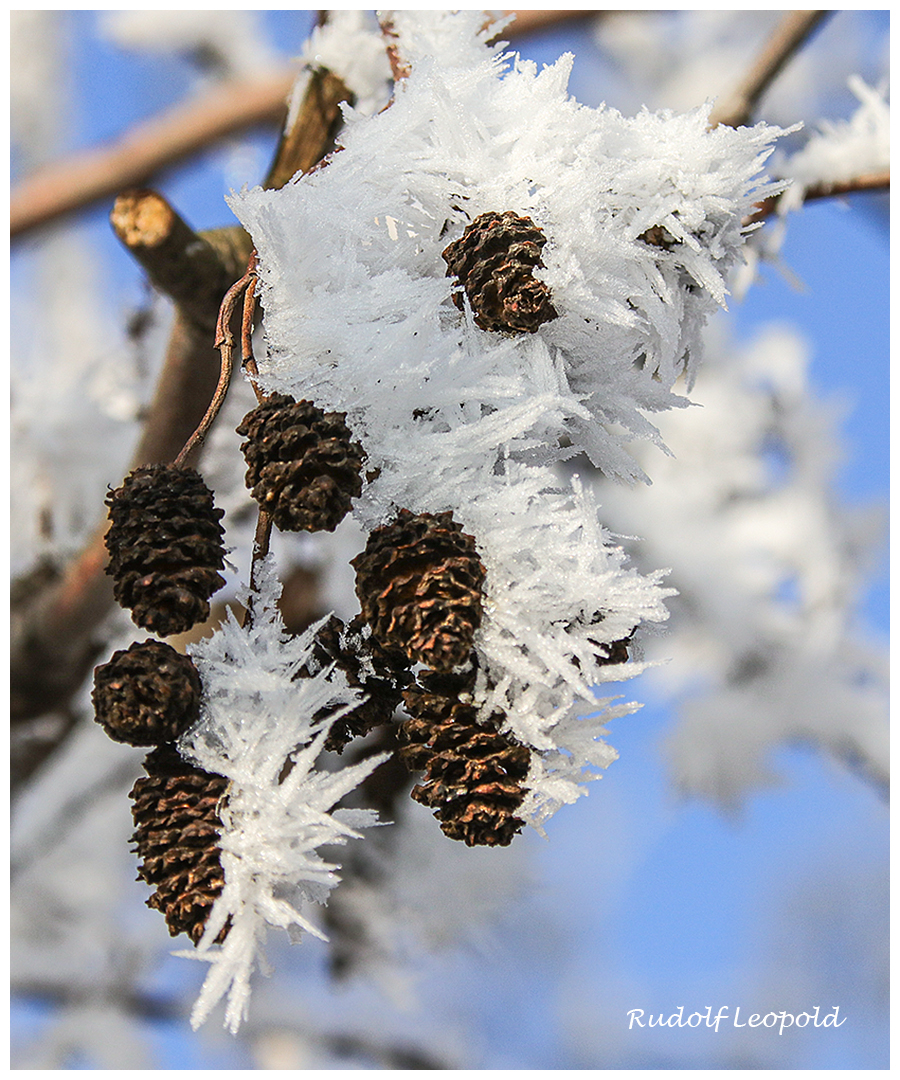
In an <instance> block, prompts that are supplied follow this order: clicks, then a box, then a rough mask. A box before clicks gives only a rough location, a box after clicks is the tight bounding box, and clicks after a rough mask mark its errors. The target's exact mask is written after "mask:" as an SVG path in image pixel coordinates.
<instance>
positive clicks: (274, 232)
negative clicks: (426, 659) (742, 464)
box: [230, 11, 779, 826]
mask: <svg viewBox="0 0 900 1080" xmlns="http://www.w3.org/2000/svg"><path fill="white" fill-rule="evenodd" d="M482 20H483V16H482V14H481V13H480V12H458V13H455V14H451V13H447V12H415V13H412V12H405V11H403V12H401V11H397V12H392V13H390V21H391V24H392V29H393V33H394V34H395V35H396V36H395V42H396V47H397V50H398V52H399V54H400V55H401V56H402V58H403V60H404V62H405V67H408V68H409V74H408V76H407V77H406V78H403V79H402V80H400V81H399V82H398V83H397V85H396V88H395V94H394V98H393V101H392V103H391V104H390V106H389V107H388V108H386V109H384V110H383V111H381V112H379V113H377V114H376V115H372V116H363V115H360V114H357V113H355V112H354V111H353V110H352V109H350V108H345V120H346V126H345V128H344V130H343V131H342V133H341V135H340V136H339V142H340V149H339V151H338V152H337V153H335V154H333V155H332V156H331V157H330V158H329V159H328V160H327V163H326V165H325V167H323V168H320V169H317V170H315V171H314V172H312V173H311V174H308V175H305V176H298V177H296V178H295V180H294V181H293V182H292V183H290V184H288V185H286V186H285V187H284V188H283V189H281V190H279V191H264V190H262V189H255V190H250V191H246V190H245V191H244V192H242V193H240V194H238V195H235V196H233V197H232V198H231V200H230V202H231V205H232V208H233V209H234V211H235V213H236V214H237V215H238V217H239V218H240V219H241V221H242V222H243V224H244V225H245V227H246V228H247V229H248V230H249V231H250V233H251V235H252V237H253V240H254V243H255V245H256V249H257V252H258V255H259V267H260V276H261V281H262V302H263V306H264V309H265V326H266V335H267V346H268V357H267V359H266V360H265V361H264V362H261V363H260V381H261V384H262V386H263V387H264V388H265V389H266V390H267V391H278V392H282V393H289V394H293V395H295V396H308V397H310V398H312V399H313V400H315V401H316V402H317V403H318V404H319V405H320V406H321V407H322V408H327V409H339V410H340V411H342V412H345V413H346V416H347V423H348V426H349V427H350V429H351V431H352V432H353V433H354V437H356V438H358V439H359V440H360V442H361V444H362V445H363V447H364V448H365V452H366V455H367V475H368V476H369V477H371V478H372V479H370V481H369V482H367V483H366V485H365V486H364V488H363V491H362V495H361V497H360V498H359V499H357V500H355V502H354V507H353V514H354V516H355V517H356V519H357V520H358V521H359V523H360V524H361V525H362V526H363V528H364V529H366V530H367V531H372V530H376V529H379V528H384V527H385V526H387V525H388V524H389V523H390V522H391V521H393V520H394V519H395V518H396V517H397V515H398V513H401V512H407V513H409V514H411V515H418V514H429V515H438V514H452V519H453V521H454V522H455V523H457V524H458V525H459V526H460V527H461V529H462V531H463V532H464V533H465V534H467V535H470V536H472V537H473V538H474V542H475V545H476V549H477V552H478V555H479V557H480V561H481V563H482V564H483V566H484V568H485V577H484V584H483V612H482V617H481V620H480V625H479V626H478V628H477V629H476V630H475V633H474V637H473V643H472V644H473V658H472V659H473V662H474V670H475V671H476V672H477V678H475V679H474V680H473V682H474V689H473V697H472V704H473V706H474V707H475V709H476V710H477V713H478V715H479V717H480V718H481V719H483V720H486V719H487V718H489V717H496V716H497V715H498V714H499V715H502V716H503V717H504V718H505V720H504V722H503V730H505V731H507V732H508V733H509V735H510V736H511V737H512V738H513V739H514V740H515V741H516V743H517V744H521V745H523V746H527V747H529V749H530V751H531V766H530V769H529V775H528V777H527V779H526V781H525V784H524V787H525V788H526V789H527V792H528V793H527V796H526V797H525V799H524V801H523V803H522V806H521V808H520V810H519V811H517V812H519V813H521V815H522V816H523V817H524V819H525V820H527V821H530V822H531V823H532V824H535V825H537V826H540V823H541V822H542V821H543V820H544V819H545V818H546V817H547V816H548V815H549V814H551V813H552V812H553V811H554V810H555V809H557V808H558V807H559V806H560V805H562V804H563V803H565V802H570V801H573V800H574V799H575V798H576V797H577V796H578V794H579V793H580V791H581V787H580V784H581V782H582V781H583V780H584V779H586V778H588V775H589V772H588V771H586V770H590V769H591V767H592V766H598V765H599V766H601V767H602V766H605V765H606V764H608V763H609V761H610V760H611V759H612V758H613V757H614V756H615V754H614V751H612V750H611V749H610V748H609V747H608V746H606V745H605V744H604V743H603V742H602V739H601V738H600V736H601V734H602V732H603V729H602V726H601V724H602V722H603V720H605V719H608V718H609V717H610V716H612V715H620V714H621V713H623V712H628V711H631V710H633V709H634V708H635V707H636V706H635V705H610V702H609V701H603V700H598V698H597V697H596V694H595V687H596V686H597V685H598V684H601V683H604V682H608V681H613V680H618V679H622V678H623V677H626V676H627V675H631V674H636V673H637V672H638V671H640V670H641V665H640V664H631V665H629V666H628V667H627V668H626V667H624V666H623V665H622V664H621V663H609V659H610V653H611V651H612V650H614V649H615V650H616V656H618V657H620V658H621V657H622V647H621V643H622V642H624V641H625V640H626V639H629V638H630V635H631V634H632V633H633V631H634V630H635V629H636V628H637V627H638V626H640V625H642V624H646V623H654V622H655V623H658V622H661V621H663V620H664V619H665V618H666V610H665V607H664V604H663V600H664V598H665V596H666V595H667V592H666V590H665V589H664V588H663V587H662V584H661V581H662V577H663V573H662V572H660V573H658V574H651V575H640V574H638V573H637V572H636V571H635V570H634V569H632V568H629V567H628V566H627V565H626V564H625V558H624V555H623V553H622V551H621V549H620V548H619V547H618V546H617V545H616V544H615V543H614V541H613V539H612V537H611V536H610V535H609V534H608V533H607V532H606V531H605V530H604V529H603V528H602V526H600V524H599V523H598V520H597V513H598V510H597V507H596V505H595V504H594V502H593V500H592V498H591V496H590V494H589V493H588V492H587V491H586V490H584V489H583V488H582V486H581V485H580V484H579V483H578V481H577V478H575V479H574V480H573V481H572V482H571V483H570V484H569V485H568V486H567V485H565V484H564V483H562V482H561V481H560V479H559V476H558V474H557V472H556V470H555V466H556V465H557V464H558V463H559V462H561V461H564V460H566V459H569V458H571V457H573V456H575V455H578V454H585V455H587V457H588V458H589V459H590V461H591V462H592V464H593V465H594V466H596V467H597V468H599V469H601V470H602V471H603V472H604V473H606V474H607V475H609V476H612V477H615V478H618V479H621V480H625V481H634V480H636V479H645V477H644V474H643V473H642V471H641V470H640V468H639V467H638V465H637V464H636V462H635V461H634V460H633V459H632V458H631V457H630V456H629V454H628V452H627V443H628V441H629V440H631V439H633V438H635V437H643V438H649V439H652V440H654V441H656V442H658V443H660V444H661V442H660V440H659V437H658V435H657V432H656V429H655V428H654V427H653V425H652V424H651V423H650V421H649V420H648V418H647V414H649V413H653V412H655V411H658V410H661V409H666V408H669V407H673V406H683V405H684V404H685V399H684V398H683V397H680V396H677V395H675V394H674V393H673V392H672V388H673V384H674V383H675V380H676V379H677V378H678V377H679V376H680V375H684V376H686V378H687V379H688V380H689V381H690V380H691V379H692V377H693V374H694V371H695V368H696V364H697V360H698V356H697V353H698V348H699V344H698V335H699V331H700V329H701V327H702V326H703V324H704V322H705V320H706V318H707V317H708V315H709V314H710V313H711V312H712V311H714V310H715V309H716V308H717V307H718V306H720V305H722V304H723V303H724V300H725V296H726V275H727V274H728V272H729V270H730V269H731V267H732V266H733V265H734V263H735V262H736V261H737V260H738V258H739V255H740V249H741V245H742V242H743V234H742V226H741V221H742V218H743V217H744V216H745V215H746V214H747V213H748V212H749V211H750V210H751V208H752V206H753V204H754V202H756V201H758V200H759V199H761V198H764V197H765V196H766V195H768V194H770V193H771V192H772V191H773V190H776V188H775V186H774V185H771V184H768V183H766V182H763V181H761V180H760V179H759V172H760V169H761V167H762V164H763V162H764V160H765V158H766V156H767V155H768V153H769V152H770V149H771V143H772V140H773V138H774V137H775V136H776V135H778V134H779V132H778V130H777V129H775V128H771V127H768V126H766V125H764V124H759V125H757V126H756V127H754V128H750V129H740V130H734V129H732V128H728V127H719V128H716V129H714V130H710V129H709V127H708V117H709V112H710V107H711V106H709V105H706V106H703V107H701V108H698V109H696V110H694V111H693V112H691V113H688V114H686V115H674V114H672V113H650V112H646V111H644V112H642V113H641V114H640V115H638V116H637V117H635V118H633V119H627V118H625V117H623V116H621V115H620V114H619V113H617V112H615V111H614V110H612V109H607V108H604V107H601V108H599V109H591V108H586V107H584V106H581V105H579V104H577V103H576V102H575V101H573V100H572V99H571V98H570V97H569V96H568V94H567V92H566V82H567V79H568V75H569V71H570V69H571V63H572V58H571V56H564V57H562V58H561V59H560V60H559V61H557V63H556V64H554V65H552V66H550V67H546V68H544V70H543V71H541V72H538V71H537V68H536V66H535V65H534V64H532V63H528V62H524V61H522V60H520V59H519V58H518V57H517V56H515V55H513V54H509V53H504V52H503V51H502V49H503V46H502V44H500V45H494V46H487V45H486V44H485V42H486V40H487V39H488V38H489V37H490V35H491V33H494V34H495V33H496V28H492V30H490V31H486V30H484V29H483V21H482ZM479 222H481V223H491V222H509V223H522V222H527V225H524V224H516V225H515V227H516V228H518V229H519V230H520V231H522V237H521V238H520V239H523V240H524V241H526V242H529V243H530V247H531V249H533V250H531V251H529V253H528V255H527V260H526V259H525V258H523V257H522V256H515V255H514V256H513V258H512V260H509V259H507V260H506V261H507V263H510V262H511V263H512V264H513V266H514V267H515V266H516V265H517V266H518V267H519V268H521V269H523V270H524V269H525V268H527V272H528V277H529V278H530V280H531V281H532V282H533V283H534V284H535V285H536V286H539V288H540V296H541V298H542V299H543V301H544V303H545V304H546V306H547V309H548V312H547V314H548V317H547V318H546V319H545V320H541V321H540V322H538V323H537V324H536V325H534V326H533V327H532V326H527V327H521V326H520V327H517V326H515V325H512V324H509V323H508V324H507V325H506V326H500V325H498V323H497V322H496V321H489V320H487V319H486V316H485V315H484V313H483V311H479V310H477V309H476V308H475V303H474V302H473V300H472V296H471V295H469V291H468V290H467V289H465V288H463V285H464V282H461V281H460V280H458V279H456V278H454V277H453V276H452V273H453V272H454V270H456V272H458V268H459V267H460V266H462V264H463V261H464V259H463V255H462V254H460V255H457V253H458V252H461V251H462V248H461V247H460V245H461V244H462V243H463V242H464V241H463V237H465V236H471V235H472V230H473V229H474V228H476V227H477V223H479ZM484 231H488V230H487V228H485V229H484ZM659 236H663V237H665V239H666V242H665V243H659V242H658V241H657V242H653V241H654V239H655V238H656V237H659ZM507 239H508V241H509V242H508V244H507V247H508V249H511V248H513V247H514V246H515V242H516V239H517V238H516V237H513V236H510V237H508V238H507ZM448 245H449V247H448ZM454 245H455V246H454ZM447 252H449V253H450V257H449V259H448V256H447V254H446V253H447ZM517 260H518V262H517ZM448 262H449V263H450V266H449V267H448ZM526 263H527V266H526ZM448 273H450V275H451V276H448ZM512 273H513V271H512V270H509V271H507V274H508V276H509V275H511V274H512ZM520 277H524V273H520ZM495 306H496V305H495ZM551 312H552V316H551V315H550V313H551ZM485 327H488V328H485ZM364 606H365V605H364Z"/></svg>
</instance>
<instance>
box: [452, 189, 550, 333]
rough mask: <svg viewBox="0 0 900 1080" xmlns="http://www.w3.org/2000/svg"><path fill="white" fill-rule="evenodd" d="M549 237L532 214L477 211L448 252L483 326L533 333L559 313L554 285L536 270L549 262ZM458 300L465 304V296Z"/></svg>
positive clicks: (456, 298) (477, 322)
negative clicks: (554, 301)
mask: <svg viewBox="0 0 900 1080" xmlns="http://www.w3.org/2000/svg"><path fill="white" fill-rule="evenodd" d="M546 243H547V238H546V236H544V234H543V233H542V232H541V230H540V229H539V228H538V227H537V226H536V225H535V224H534V222H533V221H532V220H531V218H528V217H520V216H519V215H518V214H514V213H513V212H512V211H511V210H508V211H506V213H503V214H498V213H494V212H493V211H491V212H488V213H486V214H481V215H480V217H477V218H476V219H475V220H474V221H473V222H472V224H471V225H469V226H468V228H467V229H466V231H465V232H464V233H463V235H462V236H461V237H460V239H459V240H454V241H453V243H452V244H450V245H449V246H448V247H447V248H446V249H445V250H444V253H443V258H444V261H445V262H446V263H447V274H448V275H449V276H451V277H456V278H457V279H458V280H459V282H460V284H461V285H462V286H463V288H464V289H465V293H466V296H467V297H468V298H469V303H470V304H471V306H472V311H473V312H474V314H475V325H476V326H478V327H480V328H481V329H482V330H505V331H507V332H510V333H517V334H520V333H529V334H533V333H534V332H535V331H536V330H537V329H538V327H540V326H541V325H542V324H543V323H545V322H550V320H551V319H555V318H557V315H558V312H557V311H556V308H555V307H554V306H553V304H552V303H551V300H550V290H549V289H548V288H547V286H546V285H545V284H544V283H543V282H542V281H539V280H538V279H537V278H536V277H535V276H534V273H533V271H534V270H535V268H537V267H539V266H543V265H544V264H543V262H542V261H541V249H542V248H543V246H544V244H546ZM453 302H454V303H455V304H456V306H457V307H458V308H459V309H460V311H462V310H464V304H463V299H462V296H461V295H460V294H459V293H454V295H453Z"/></svg>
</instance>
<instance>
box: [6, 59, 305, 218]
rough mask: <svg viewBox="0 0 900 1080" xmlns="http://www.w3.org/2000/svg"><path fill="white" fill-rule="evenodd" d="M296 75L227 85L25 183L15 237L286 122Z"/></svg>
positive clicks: (18, 197) (16, 196)
mask: <svg viewBox="0 0 900 1080" xmlns="http://www.w3.org/2000/svg"><path fill="white" fill-rule="evenodd" d="M295 75H296V72H295V71H294V70H291V69H283V70H281V71H278V72H275V73H274V74H273V75H271V76H269V77H268V78H265V79H253V80H246V79H244V80H240V81H234V82H228V83H225V84H223V85H221V86H219V87H217V88H216V89H214V90H209V91H207V92H206V93H204V94H203V95H202V96H200V97H197V98H193V99H191V100H190V101H187V102H183V103H181V104H179V105H177V106H175V108H173V109H170V110H168V111H167V112H164V113H161V114H160V115H158V116H154V117H152V118H151V119H150V120H146V121H144V122H143V123H140V124H136V125H135V126H134V127H133V128H132V129H131V130H130V131H127V132H126V133H125V134H124V135H123V136H122V137H121V138H120V139H119V141H118V142H115V143H113V144H112V145H109V146H101V147H96V148H94V149H91V150H86V151H84V152H83V153H80V154H75V155H73V156H72V157H70V158H66V159H65V160H63V161H58V162H55V163H53V164H50V165H47V166H45V167H44V168H42V169H39V170H38V171H37V172H35V173H33V174H32V175H31V176H30V177H28V178H27V179H25V180H23V181H21V182H20V183H19V185H18V186H17V187H16V188H15V190H14V191H13V192H12V197H11V199H10V236H11V237H12V238H14V239H15V238H16V237H19V236H21V235H23V234H24V233H26V232H28V230H30V229H34V228H36V227H37V226H39V225H44V224H46V223H47V222H49V221H52V220H54V219H55V218H58V217H61V216H62V215H64V214H68V213H71V212H72V211H73V210H78V209H80V208H82V207H84V206H88V205H90V204H91V203H94V202H96V201H98V200H100V199H104V198H110V197H111V196H114V195H115V194H116V193H117V192H119V191H122V190H123V188H129V187H135V186H139V185H141V184H145V183H147V181H148V180H150V179H151V178H152V177H153V176H155V175H156V174H157V173H158V172H159V171H160V170H161V169H164V168H166V167H168V166H169V165H173V164H175V163H176V162H178V161H181V160H183V159H184V158H186V157H189V156H190V155H191V154H194V153H196V152H197V151H199V150H202V149H204V148H205V147H207V146H209V145H210V143H214V142H216V141H218V140H219V139H222V138H224V137H225V136H227V135H233V134H235V133H237V132H239V131H243V130H245V129H246V128H249V127H253V126H255V125H257V124H272V123H276V122H279V121H281V122H283V120H284V117H285V116H286V115H287V96H288V94H289V93H290V89H291V86H292V85H293V81H294V77H295Z"/></svg>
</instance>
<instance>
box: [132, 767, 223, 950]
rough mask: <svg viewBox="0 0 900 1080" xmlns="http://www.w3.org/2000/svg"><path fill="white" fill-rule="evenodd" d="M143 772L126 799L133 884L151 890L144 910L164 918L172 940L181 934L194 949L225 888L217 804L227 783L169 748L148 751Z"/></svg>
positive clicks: (219, 936) (219, 937)
mask: <svg viewBox="0 0 900 1080" xmlns="http://www.w3.org/2000/svg"><path fill="white" fill-rule="evenodd" d="M144 770H145V771H146V773H147V775H146V776H142V777H139V778H138V779H137V780H136V781H135V784H134V787H133V788H132V789H131V793H130V795H131V800H132V808H131V813H132V817H133V818H134V825H135V832H134V835H133V836H132V840H133V841H134V843H135V845H136V846H135V850H136V851H137V854H138V855H139V856H140V859H141V863H140V865H139V867H138V878H139V879H140V880H142V881H146V882H147V884H148V885H155V886H156V891H155V892H154V893H153V895H152V896H151V897H150V899H149V900H148V901H147V906H148V907H152V908H156V909H157V910H158V911H161V912H162V913H163V915H165V917H166V924H167V926H168V927H169V933H170V934H171V935H172V937H175V935H176V934H181V933H185V934H187V935H188V937H189V938H190V939H191V941H193V943H194V944H195V945H196V944H197V942H198V941H199V940H200V938H201V936H202V935H203V929H204V927H205V926H206V920H207V918H208V917H209V913H210V910H211V909H212V906H213V904H214V903H215V901H216V898H217V897H218V896H219V894H220V893H221V892H222V889H223V887H224V884H225V876H224V874H223V872H222V864H221V862H220V859H219V854H220V852H219V834H220V830H221V828H222V820H221V818H220V817H219V803H220V801H221V800H222V798H223V797H224V796H225V792H226V789H227V787H228V781H227V780H226V779H225V777H223V776H216V775H214V774H213V773H208V772H205V771H204V770H203V769H198V768H196V767H195V766H193V765H190V764H188V762H186V761H184V760H183V759H182V758H181V757H180V756H179V754H178V753H177V752H176V751H175V749H174V748H173V747H172V746H160V747H157V749H155V750H152V751H151V752H150V753H149V754H148V755H147V757H146V760H145V761H144ZM228 929H229V926H228V924H226V925H225V927H223V929H222V931H221V932H220V934H219V935H218V937H217V938H216V940H217V941H219V942H221V941H224V939H225V937H226V936H227V933H228Z"/></svg>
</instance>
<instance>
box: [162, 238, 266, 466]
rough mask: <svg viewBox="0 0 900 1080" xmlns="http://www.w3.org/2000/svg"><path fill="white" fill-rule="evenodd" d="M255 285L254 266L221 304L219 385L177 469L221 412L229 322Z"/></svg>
mask: <svg viewBox="0 0 900 1080" xmlns="http://www.w3.org/2000/svg"><path fill="white" fill-rule="evenodd" d="M251 259H253V256H251ZM255 283H256V269H255V265H254V269H252V270H248V271H247V273H246V274H244V276H243V277H242V278H241V279H240V281H236V282H235V283H234V285H232V286H231V288H230V289H229V290H228V292H227V293H226V294H225V299H224V300H223V301H222V306H221V307H220V308H219V318H218V321H217V323H216V341H215V345H216V348H217V349H218V350H219V354H220V356H221V366H220V370H219V381H218V383H217V384H216V390H215V393H214V394H213V396H212V400H211V401H210V403H209V406H208V408H207V410H206V412H205V414H204V416H203V419H202V420H201V421H200V423H199V424H198V425H197V427H196V429H195V431H194V433H193V434H192V435H191V437H190V438H189V439H188V440H187V442H186V443H185V444H184V446H183V447H182V449H181V451H180V453H179V454H178V456H177V457H176V458H175V461H174V462H173V464H174V465H176V466H179V467H180V466H181V465H182V464H183V463H184V459H185V458H186V457H187V456H188V454H190V453H191V452H192V451H193V450H194V449H195V447H197V446H199V445H200V443H202V442H203V440H204V439H205V438H206V435H207V432H208V431H209V429H210V428H211V427H212V424H213V421H214V420H215V418H216V417H217V416H218V415H219V409H221V408H222V403H223V402H224V401H225V395H226V394H227V393H228V387H229V386H230V385H231V374H232V372H233V371H234V334H232V332H231V319H232V316H233V315H234V311H235V308H236V307H237V303H238V300H239V299H240V297H242V296H243V295H244V293H245V292H247V291H248V290H250V289H251V288H252V287H253V286H254V285H255Z"/></svg>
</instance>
